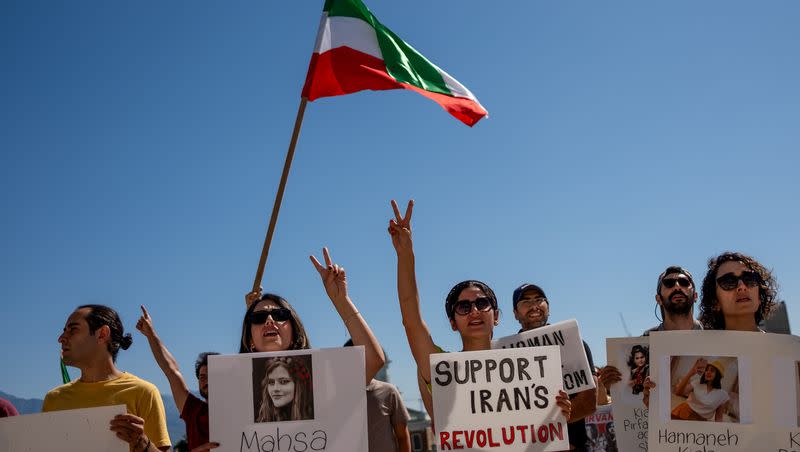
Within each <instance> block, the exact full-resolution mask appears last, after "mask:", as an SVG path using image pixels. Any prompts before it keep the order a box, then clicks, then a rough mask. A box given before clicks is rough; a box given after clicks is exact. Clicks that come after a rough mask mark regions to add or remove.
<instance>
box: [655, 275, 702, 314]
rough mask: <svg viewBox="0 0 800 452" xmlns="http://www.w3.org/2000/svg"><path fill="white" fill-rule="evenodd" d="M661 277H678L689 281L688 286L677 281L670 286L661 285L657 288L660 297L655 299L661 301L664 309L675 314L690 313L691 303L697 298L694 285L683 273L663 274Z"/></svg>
mask: <svg viewBox="0 0 800 452" xmlns="http://www.w3.org/2000/svg"><path fill="white" fill-rule="evenodd" d="M663 279H678V280H683V281H686V282H688V283H689V287H683V286H682V285H680V284H677V283H676V284H675V285H674V286H672V287H667V286H665V285H663V284H662V285H661V288H660V289H659V296H660V299H657V301H659V302H660V303H661V306H663V307H664V310H665V311H667V312H669V313H672V314H677V315H685V314H688V313H690V312H691V311H692V305H694V302H695V301H696V300H697V292H696V291H695V288H694V285H693V284H691V280H689V278H688V277H686V275H684V274H683V273H669V274H667V275H664V278H663Z"/></svg>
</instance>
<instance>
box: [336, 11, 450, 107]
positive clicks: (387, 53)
mask: <svg viewBox="0 0 800 452" xmlns="http://www.w3.org/2000/svg"><path fill="white" fill-rule="evenodd" d="M323 11H325V12H327V13H328V17H334V16H344V17H353V18H356V19H361V20H363V21H364V22H366V23H368V24H370V25H371V26H372V28H374V29H375V34H376V35H377V36H378V45H379V46H380V48H381V54H382V55H383V62H384V63H385V64H386V70H387V71H388V72H389V75H391V76H392V77H394V79H395V80H397V81H398V82H400V83H408V84H409V85H413V86H416V87H418V88H422V89H424V90H426V91H432V92H435V93H441V94H446V95H448V96H450V95H452V94H453V93H452V92H450V90H449V89H447V85H446V84H445V82H444V79H443V78H442V75H441V74H440V73H439V71H438V70H437V69H436V66H434V65H433V63H431V62H430V61H429V60H428V59H427V58H425V57H424V56H422V54H420V53H419V52H417V51H416V50H415V49H414V48H413V47H411V46H410V45H408V44H407V43H406V42H405V41H403V40H402V39H400V38H399V37H398V36H397V35H396V34H394V33H393V32H392V31H391V30H389V29H388V28H386V27H385V26H384V25H383V24H382V23H380V22H379V21H378V19H377V18H376V17H375V16H374V15H373V14H372V12H370V10H369V9H368V8H367V6H366V5H364V2H362V1H361V0H326V2H325V6H324V7H323Z"/></svg>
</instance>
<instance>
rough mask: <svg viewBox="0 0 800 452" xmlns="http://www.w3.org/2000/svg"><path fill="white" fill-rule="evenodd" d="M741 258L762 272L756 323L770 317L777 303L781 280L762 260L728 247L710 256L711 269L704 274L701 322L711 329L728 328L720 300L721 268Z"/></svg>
mask: <svg viewBox="0 0 800 452" xmlns="http://www.w3.org/2000/svg"><path fill="white" fill-rule="evenodd" d="M731 261H733V262H741V263H742V264H743V265H744V266H745V267H747V268H748V269H749V270H751V271H754V272H756V273H758V276H759V283H758V299H759V305H758V309H757V310H756V313H755V317H756V324H758V323H760V322H761V321H762V320H763V319H766V318H767V317H769V314H770V312H771V311H772V309H773V308H774V307H775V297H776V296H777V294H778V282H777V281H776V280H775V277H774V276H772V272H771V271H770V270H768V269H767V268H766V267H764V266H763V265H761V264H760V263H758V261H756V260H755V259H754V258H752V257H750V256H747V255H745V254H742V253H735V252H731V251H727V252H725V253H722V254H720V255H719V256H717V257H712V258H711V259H709V260H708V272H707V273H706V276H705V278H703V293H702V295H701V298H700V317H698V320H700V323H702V324H703V328H705V329H707V330H724V329H725V316H724V315H723V314H722V309H721V308H720V306H719V300H717V272H718V271H719V267H720V266H721V265H722V264H724V263H725V262H731Z"/></svg>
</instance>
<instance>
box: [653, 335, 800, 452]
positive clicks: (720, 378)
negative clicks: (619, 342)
mask: <svg viewBox="0 0 800 452" xmlns="http://www.w3.org/2000/svg"><path fill="white" fill-rule="evenodd" d="M650 344H651V347H650V356H651V357H652V366H651V378H652V379H653V380H654V381H655V382H656V384H657V386H656V388H655V389H654V390H653V391H652V392H651V395H650V418H649V424H650V425H649V427H650V428H649V433H648V438H649V441H648V448H649V450H650V451H651V452H661V451H676V452H677V451H684V450H685V451H695V450H701V451H708V452H710V451H714V452H732V451H774V452H781V451H786V452H788V451H797V450H800V428H798V411H799V409H798V406H799V405H800V401H798V399H799V398H800V395H798V392H799V391H800V390H799V389H798V388H800V373H799V372H800V371H798V362H800V338H798V337H796V336H789V335H783V334H765V333H760V332H737V331H667V332H659V333H652V334H651V335H650Z"/></svg>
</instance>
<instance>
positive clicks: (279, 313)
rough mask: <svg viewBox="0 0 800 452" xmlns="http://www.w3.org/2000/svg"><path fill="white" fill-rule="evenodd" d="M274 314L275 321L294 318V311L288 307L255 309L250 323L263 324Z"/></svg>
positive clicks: (251, 314)
mask: <svg viewBox="0 0 800 452" xmlns="http://www.w3.org/2000/svg"><path fill="white" fill-rule="evenodd" d="M270 316H272V320H273V321H275V322H285V321H287V320H289V319H291V318H292V313H291V312H290V311H289V310H288V309H286V308H275V309H268V310H264V311H254V312H251V313H250V324H251V325H261V324H263V323H264V322H266V321H267V318H268V317H270Z"/></svg>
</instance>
